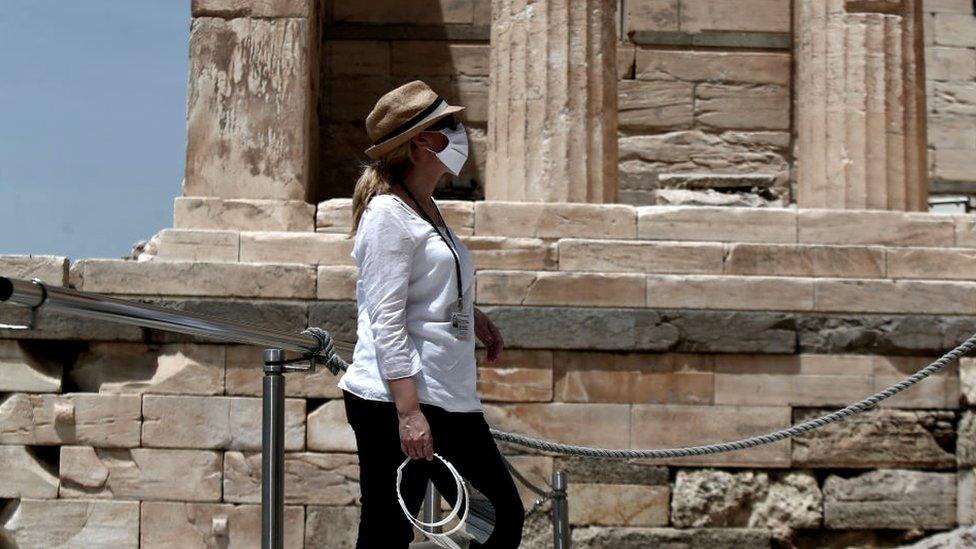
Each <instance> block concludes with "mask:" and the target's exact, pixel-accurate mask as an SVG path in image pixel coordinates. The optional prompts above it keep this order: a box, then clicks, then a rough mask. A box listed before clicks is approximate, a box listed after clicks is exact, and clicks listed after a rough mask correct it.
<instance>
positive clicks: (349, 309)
mask: <svg viewBox="0 0 976 549" xmlns="http://www.w3.org/2000/svg"><path fill="white" fill-rule="evenodd" d="M308 325H309V326H318V327H320V328H322V329H323V330H326V331H328V332H329V333H330V334H332V337H334V338H336V339H339V340H343V341H352V342H354V341H356V339H357V338H356V302H355V301H325V302H318V303H312V304H310V305H309V306H308ZM302 329H304V328H301V329H299V331H301V330H302Z"/></svg>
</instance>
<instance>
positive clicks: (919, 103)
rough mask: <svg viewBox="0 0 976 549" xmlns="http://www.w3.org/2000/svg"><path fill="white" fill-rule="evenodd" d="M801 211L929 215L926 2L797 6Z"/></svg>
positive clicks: (834, 0)
mask: <svg viewBox="0 0 976 549" xmlns="http://www.w3.org/2000/svg"><path fill="white" fill-rule="evenodd" d="M794 1H795V3H794V10H793V13H794V18H795V19H794V36H795V55H794V58H795V62H796V68H795V70H796V86H795V89H796V98H795V115H796V128H797V139H796V152H795V154H796V166H797V173H796V177H797V184H796V191H797V197H796V198H797V204H798V205H799V206H800V207H801V208H833V209H880V210H902V211H924V210H927V209H928V206H927V199H928V178H927V166H926V119H925V70H924V62H923V60H924V55H923V49H922V48H923V44H922V16H921V15H922V12H921V0H846V1H845V0H794Z"/></svg>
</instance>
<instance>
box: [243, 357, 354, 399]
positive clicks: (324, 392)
mask: <svg viewBox="0 0 976 549" xmlns="http://www.w3.org/2000/svg"><path fill="white" fill-rule="evenodd" d="M263 349H264V348H263V347H258V346H249V345H230V346H228V347H227V375H226V377H225V382H226V383H227V394H228V395H242V396H261V391H262V387H261V384H262V379H263V378H264V373H263V372H262V370H261V365H262V364H264V362H263V360H264V359H263V358H262V356H263V355H262V352H263ZM340 355H343V356H344V355H345V353H340ZM345 358H346V360H347V361H348V360H349V359H350V357H348V356H346V357H345ZM337 381H338V378H337V377H336V376H334V375H332V372H330V371H329V370H328V368H316V369H315V373H312V374H305V373H303V374H302V375H299V376H290V377H289V378H288V382H287V383H285V396H289V397H306V398H338V397H339V396H340V395H341V392H340V391H339V388H338V387H336V382H337Z"/></svg>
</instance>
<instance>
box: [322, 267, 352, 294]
mask: <svg viewBox="0 0 976 549" xmlns="http://www.w3.org/2000/svg"><path fill="white" fill-rule="evenodd" d="M358 279H359V269H357V268H356V267H347V266H342V267H333V266H324V265H322V266H319V268H318V278H317V279H316V289H315V296H316V298H318V299H351V300H355V299H356V282H357V280H358Z"/></svg>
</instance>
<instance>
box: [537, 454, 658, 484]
mask: <svg viewBox="0 0 976 549" xmlns="http://www.w3.org/2000/svg"><path fill="white" fill-rule="evenodd" d="M553 469H555V470H558V471H565V472H566V474H567V476H568V478H569V482H570V483H574V482H590V483H600V482H607V483H611V484H644V485H648V486H657V485H666V484H668V468H667V467H662V466H659V465H648V464H646V463H638V462H635V461H630V460H627V461H623V460H618V459H614V460H605V459H597V458H583V457H563V456H560V457H557V458H555V460H554V462H553Z"/></svg>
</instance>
